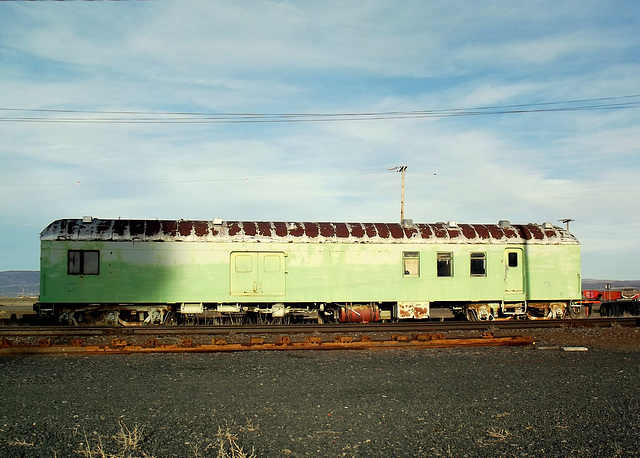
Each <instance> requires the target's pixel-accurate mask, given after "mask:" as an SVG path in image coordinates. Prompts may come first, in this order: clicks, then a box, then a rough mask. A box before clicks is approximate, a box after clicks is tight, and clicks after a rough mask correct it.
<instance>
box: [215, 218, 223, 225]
mask: <svg viewBox="0 0 640 458" xmlns="http://www.w3.org/2000/svg"><path fill="white" fill-rule="evenodd" d="M213 224H215V225H216V226H219V225H220V224H222V218H213Z"/></svg>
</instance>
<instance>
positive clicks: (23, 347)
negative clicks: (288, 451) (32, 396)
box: [0, 318, 640, 356]
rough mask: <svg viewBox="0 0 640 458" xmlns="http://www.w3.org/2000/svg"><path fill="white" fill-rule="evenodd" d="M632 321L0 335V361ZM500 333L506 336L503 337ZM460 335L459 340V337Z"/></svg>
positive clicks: (476, 339)
mask: <svg viewBox="0 0 640 458" xmlns="http://www.w3.org/2000/svg"><path fill="white" fill-rule="evenodd" d="M638 321H640V320H638V319H636V318H599V319H585V320H568V321H564V320H554V321H544V322H529V321H517V322H516V321H505V322H493V323H491V324H481V323H477V322H476V323H464V322H463V323H460V322H455V323H427V324H425V323H402V324H399V323H393V324H362V325H340V326H326V325H325V326H316V325H306V326H213V327H203V326H195V327H191V326H173V327H139V328H124V327H122V328H118V327H108V328H105V327H92V328H82V327H75V328H70V327H29V326H25V327H3V328H0V356H2V355H31V354H127V353H179V352H184V353H206V352H237V351H286V350H364V349H378V348H397V349H400V348H443V347H470V346H508V345H532V344H533V343H534V340H535V339H534V338H533V337H532V336H531V335H521V336H517V335H513V334H514V333H516V331H517V330H521V331H524V330H528V331H531V330H532V329H539V328H578V327H584V328H597V327H603V328H606V327H612V326H618V327H637V326H638ZM505 332H508V333H509V334H510V335H504V333H505ZM460 333H464V335H462V336H461V335H460Z"/></svg>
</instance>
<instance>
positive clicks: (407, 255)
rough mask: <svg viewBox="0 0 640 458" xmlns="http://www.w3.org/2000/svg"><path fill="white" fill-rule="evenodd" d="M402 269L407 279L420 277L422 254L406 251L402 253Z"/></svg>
mask: <svg viewBox="0 0 640 458" xmlns="http://www.w3.org/2000/svg"><path fill="white" fill-rule="evenodd" d="M402 268H403V272H404V274H403V275H404V276H405V277H419V276H420V253H418V252H417V251H405V252H403V253H402Z"/></svg>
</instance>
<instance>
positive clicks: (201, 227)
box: [193, 221, 209, 237]
mask: <svg viewBox="0 0 640 458" xmlns="http://www.w3.org/2000/svg"><path fill="white" fill-rule="evenodd" d="M193 229H194V230H195V233H196V235H197V236H198V237H204V236H205V235H207V234H209V223H207V222H206V221H194V223H193Z"/></svg>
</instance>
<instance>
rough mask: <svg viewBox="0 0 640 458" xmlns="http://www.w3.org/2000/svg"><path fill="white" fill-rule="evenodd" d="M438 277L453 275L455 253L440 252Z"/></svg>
mask: <svg viewBox="0 0 640 458" xmlns="http://www.w3.org/2000/svg"><path fill="white" fill-rule="evenodd" d="M437 267H438V277H453V253H438V266H437Z"/></svg>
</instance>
